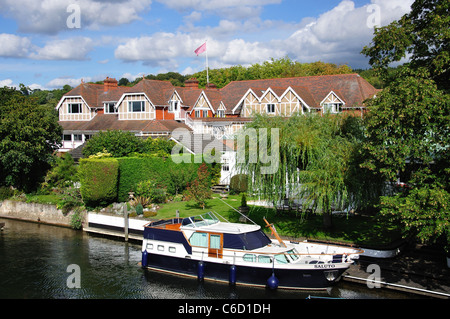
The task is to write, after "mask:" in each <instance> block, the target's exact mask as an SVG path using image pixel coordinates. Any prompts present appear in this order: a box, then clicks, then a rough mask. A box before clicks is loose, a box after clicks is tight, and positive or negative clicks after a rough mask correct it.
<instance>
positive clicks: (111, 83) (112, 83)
mask: <svg viewBox="0 0 450 319" xmlns="http://www.w3.org/2000/svg"><path fill="white" fill-rule="evenodd" d="M115 88H117V80H116V79H113V78H110V77H106V79H105V80H104V81H103V91H105V92H107V91H109V90H110V89H115Z"/></svg>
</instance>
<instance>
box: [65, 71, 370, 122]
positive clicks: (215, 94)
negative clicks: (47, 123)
mask: <svg viewBox="0 0 450 319" xmlns="http://www.w3.org/2000/svg"><path fill="white" fill-rule="evenodd" d="M289 87H291V88H292V89H293V90H294V91H295V92H296V93H297V95H298V96H299V97H300V98H301V99H302V100H303V101H304V102H305V103H306V104H307V105H308V106H310V107H319V106H320V102H322V101H323V99H324V98H325V97H326V96H327V95H328V94H329V93H330V92H331V91H333V92H335V93H336V94H337V95H338V96H339V98H340V99H342V100H343V101H344V102H345V103H346V106H361V105H362V103H363V101H364V100H366V99H367V98H370V97H372V96H373V95H374V94H376V92H377V91H378V90H376V89H375V88H374V87H373V86H372V85H371V84H369V83H368V82H367V81H366V80H364V79H363V78H362V77H360V76H359V75H358V74H338V75H323V76H307V77H296V78H280V79H265V80H248V81H234V82H230V83H229V84H227V85H226V86H225V87H223V88H221V89H215V88H207V89H199V88H183V87H174V86H173V85H172V84H171V83H170V82H169V81H158V80H147V79H143V80H141V81H140V82H139V83H137V84H136V85H135V86H133V87H121V86H119V87H117V88H112V89H109V90H108V91H107V92H104V87H103V85H101V84H88V83H82V84H81V85H79V86H78V87H76V88H74V89H73V90H71V91H70V92H68V93H67V94H65V95H64V96H66V97H67V96H78V95H81V96H82V97H83V98H84V100H85V101H86V102H87V103H88V104H89V106H90V107H101V106H103V102H107V101H118V100H119V99H120V97H121V96H122V95H123V94H125V93H145V94H146V95H147V96H148V98H149V99H150V100H151V101H152V103H153V104H154V105H156V106H160V105H168V102H169V99H170V97H171V96H172V94H173V93H174V92H175V91H176V92H177V93H178V95H179V96H180V97H181V99H182V100H183V106H187V107H189V108H190V109H191V108H192V107H193V105H194V104H195V102H196V101H197V100H198V98H199V97H200V94H201V93H202V92H205V94H206V96H207V98H208V100H209V101H210V103H211V104H212V107H213V109H214V111H217V109H218V108H219V106H220V103H221V102H223V104H224V105H225V108H226V112H225V113H226V114H231V113H232V110H233V109H234V108H235V107H236V106H238V105H237V104H238V103H239V101H240V100H241V99H242V98H243V97H244V95H245V94H246V93H247V92H248V90H249V89H252V90H253V91H254V93H255V94H256V95H257V96H258V98H260V97H261V96H262V95H263V92H265V91H267V90H268V89H269V88H271V89H272V91H274V93H275V94H277V95H278V96H279V97H280V96H281V95H282V94H283V93H284V92H285V91H286V89H288V88H289Z"/></svg>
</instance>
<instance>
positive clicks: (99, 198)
mask: <svg viewBox="0 0 450 319" xmlns="http://www.w3.org/2000/svg"><path fill="white" fill-rule="evenodd" d="M196 162H198V160H194V157H192V160H191V162H190V163H179V164H177V163H174V162H173V161H172V159H171V158H170V157H169V158H164V157H156V156H139V157H120V158H106V159H105V158H104V159H93V158H88V159H82V160H81V161H80V170H81V171H80V179H81V180H80V181H81V190H82V197H83V201H84V202H85V203H86V204H87V205H89V206H100V205H104V204H109V203H111V202H113V201H116V200H117V201H119V202H126V201H128V199H129V193H130V192H135V191H136V186H137V185H138V184H139V182H142V181H148V180H153V181H155V183H156V185H157V187H158V188H161V189H165V190H166V191H167V193H168V194H171V195H175V194H177V193H181V192H182V191H183V190H184V189H185V188H186V185H187V183H189V182H192V181H193V180H194V179H195V178H197V170H198V167H199V166H200V165H201V163H196ZM207 165H208V170H209V172H210V173H211V175H210V182H211V179H213V178H214V176H213V174H214V173H216V172H215V170H214V169H213V168H212V165H211V164H207ZM218 172H219V174H220V170H219V171H218Z"/></svg>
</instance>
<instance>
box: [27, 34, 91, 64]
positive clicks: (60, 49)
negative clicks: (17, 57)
mask: <svg viewBox="0 0 450 319" xmlns="http://www.w3.org/2000/svg"><path fill="white" fill-rule="evenodd" d="M93 47H94V42H93V41H92V39H90V38H86V37H75V38H68V39H63V40H53V41H50V42H49V43H47V44H46V45H45V46H44V47H43V48H37V49H36V53H32V54H31V55H30V58H32V59H36V60H85V59H87V54H88V53H89V52H90V51H91V50H92V49H93Z"/></svg>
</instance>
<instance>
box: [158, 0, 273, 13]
mask: <svg viewBox="0 0 450 319" xmlns="http://www.w3.org/2000/svg"><path fill="white" fill-rule="evenodd" d="M158 2H161V3H164V4H165V5H166V6H168V7H169V8H172V9H175V10H188V9H191V10H192V9H194V10H196V11H207V10H210V11H220V10H223V9H228V8H234V9H237V10H239V8H240V7H244V8H246V7H259V6H265V5H268V4H278V3H281V0H226V1H225V0H158Z"/></svg>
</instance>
